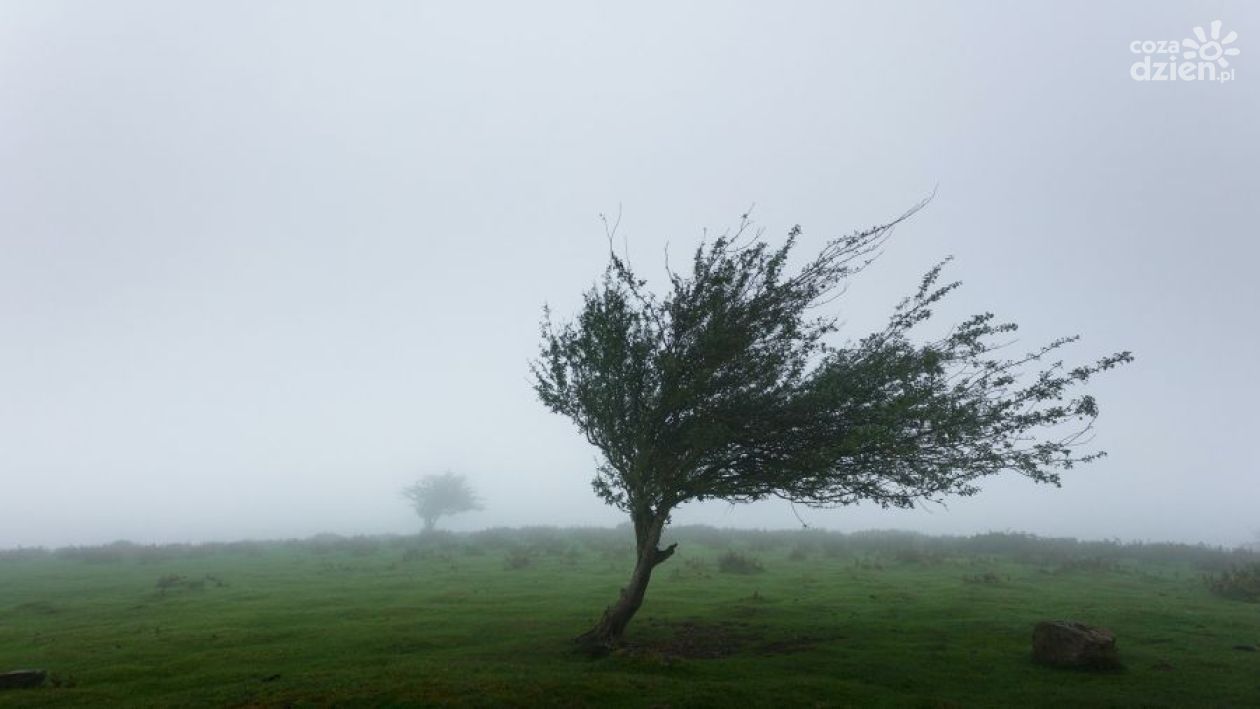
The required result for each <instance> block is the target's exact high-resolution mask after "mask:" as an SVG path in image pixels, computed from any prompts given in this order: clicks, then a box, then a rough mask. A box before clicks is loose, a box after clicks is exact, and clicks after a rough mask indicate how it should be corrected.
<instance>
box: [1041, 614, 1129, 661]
mask: <svg viewBox="0 0 1260 709" xmlns="http://www.w3.org/2000/svg"><path fill="white" fill-rule="evenodd" d="M1033 660H1035V661H1036V662H1040V663H1042V664H1044V665H1053V666H1054V667H1076V668H1080V669H1091V670H1106V669H1115V668H1118V667H1119V666H1120V656H1119V654H1118V653H1117V652H1116V634H1115V633H1113V632H1111V631H1110V630H1107V629H1106V628H1098V627H1094V626H1092V625H1086V624H1085V623H1078V622H1075V621H1071V620H1043V621H1041V622H1040V623H1038V624H1037V625H1036V626H1035V627H1034V628H1033Z"/></svg>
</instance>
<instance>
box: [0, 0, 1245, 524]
mask: <svg viewBox="0 0 1260 709" xmlns="http://www.w3.org/2000/svg"><path fill="white" fill-rule="evenodd" d="M1216 19H1220V20H1222V21H1223V23H1224V26H1225V27H1226V28H1227V30H1233V31H1236V32H1237V33H1238V40H1237V44H1236V45H1235V46H1237V47H1239V48H1240V49H1241V54H1240V55H1239V56H1237V57H1235V58H1234V61H1233V63H1232V67H1234V68H1235V70H1236V74H1237V76H1236V79H1235V80H1234V81H1232V82H1229V83H1223V84H1220V83H1207V82H1197V83H1196V82H1180V83H1156V82H1147V83H1140V82H1136V81H1133V80H1132V79H1131V78H1130V73H1129V67H1130V65H1131V64H1132V63H1133V62H1134V61H1135V59H1136V58H1137V57H1135V55H1133V54H1132V53H1131V52H1130V50H1129V45H1130V43H1131V42H1132V41H1134V40H1145V39H1151V40H1162V39H1181V38H1184V37H1186V36H1189V35H1190V33H1191V31H1192V29H1193V28H1194V27H1195V26H1200V25H1206V24H1208V23H1210V22H1211V21H1212V20H1216ZM1258 60H1260V6H1257V5H1255V4H1254V3H1244V2H1232V3H1231V2H1205V3H1189V2H1185V3H1150V2H1133V3H1127V4H1126V3H1107V4H1102V3H1092V2H1091V3H1087V2H1049V1H1045V2H1038V3H1007V4H1000V3H979V2H975V3H951V4H949V6H947V5H946V4H945V3H937V2H921V3H888V2H877V1H874V0H871V1H866V2H860V3H858V2H850V3H843V4H842V3H823V2H819V3H769V2H766V3H759V4H753V3H738V4H736V3H725V2H722V3H718V2H714V3H657V4H649V3H619V4H617V5H616V6H615V7H613V6H612V5H611V4H608V3H585V2H573V3H568V4H559V3H547V4H539V3H528V4H526V3H506V2H505V3H486V4H481V3H467V2H460V3H455V2H448V3H419V2H397V3H391V2H365V3H338V4H333V3H316V2H306V1H303V2H266V3H260V2H252V1H251V2H214V3H209V2H205V3H199V4H198V3H168V2H152V3H138V2H109V3H100V2H87V1H85V2H77V3H63V2H54V1H52V0H38V1H36V0H31V1H29V2H17V1H15V0H0V547H9V546H17V545H63V544H76V543H98V542H107V541H111V540H114V539H121V538H126V539H132V540H135V541H140V542H167V541H198V540H210V539H239V538H244V537H292V536H305V535H309V534H313V533H317V532H322V531H327V532H336V533H341V534H359V533H363V534H367V533H385V532H412V531H415V530H417V529H418V528H419V520H418V519H417V518H416V517H415V515H414V514H413V513H412V512H411V511H410V510H409V509H408V508H407V506H406V504H405V503H404V502H403V501H402V499H401V498H400V497H399V494H398V491H399V489H400V488H401V487H402V486H403V485H405V484H406V483H408V482H410V481H412V480H414V479H415V478H416V477H417V476H419V475H421V474H423V473H429V472H441V471H444V470H447V469H450V470H454V471H457V472H462V473H466V474H467V475H468V476H469V477H470V479H471V480H472V482H473V484H474V485H475V486H476V487H477V488H478V489H479V490H480V491H481V492H482V495H483V497H484V498H485V500H486V509H485V510H484V511H482V512H478V513H472V514H467V515H463V516H461V517H458V518H455V519H452V520H449V521H446V522H444V523H443V524H444V526H449V527H450V528H455V529H474V528H478V527H483V526H487V525H499V524H505V525H525V524H560V525H570V524H600V525H606V524H615V523H617V522H620V521H621V520H622V518H621V516H620V515H619V513H617V512H616V511H615V510H613V509H611V508H607V507H605V506H604V505H603V504H602V503H601V502H600V501H599V500H598V499H597V498H596V497H595V496H594V495H593V494H592V492H591V490H590V487H589V484H588V483H589V480H590V477H591V473H592V470H593V467H594V464H595V460H596V451H595V450H594V449H593V448H592V447H590V446H589V445H588V444H586V443H585V441H584V440H583V439H582V438H581V437H580V436H579V434H578V433H577V432H576V430H575V429H574V428H573V426H572V425H571V424H570V423H569V422H568V421H567V420H565V419H563V418H561V417H558V416H555V415H553V414H551V413H549V412H547V411H546V410H545V409H544V408H543V406H542V405H540V404H539V403H538V402H537V401H536V400H535V397H534V394H533V392H532V390H531V388H530V382H529V379H528V369H527V362H528V360H529V358H531V357H532V356H533V354H534V353H535V351H536V347H537V340H538V337H537V335H538V322H539V318H540V313H541V307H542V305H543V303H544V302H548V303H550V304H551V305H552V307H553V308H554V309H555V310H556V311H557V313H558V314H560V315H562V316H567V315H569V314H572V313H573V312H574V311H575V309H576V307H577V304H578V303H579V301H580V295H581V292H582V291H583V290H584V289H585V288H587V287H589V286H590V285H591V283H592V282H593V281H594V280H595V278H596V277H597V276H598V275H599V273H600V272H601V270H602V268H603V265H604V263H605V260H606V255H607V242H606V240H605V235H604V229H603V226H602V224H601V223H600V220H599V214H600V213H609V214H616V213H617V211H618V209H620V210H621V212H622V215H623V216H622V222H621V230H620V235H621V236H624V237H625V239H626V244H627V245H628V249H629V254H630V257H631V259H632V260H633V261H634V263H635V264H636V265H637V266H638V267H639V268H640V269H641V270H642V271H643V272H644V273H645V274H646V275H649V276H658V275H659V274H660V267H661V265H662V262H663V254H664V250H665V245H666V243H667V242H668V244H669V246H670V249H671V251H672V252H673V253H677V254H681V253H685V252H688V251H690V250H691V249H692V248H694V246H695V245H696V243H697V242H698V240H699V239H700V238H701V237H702V235H703V233H704V230H705V229H706V228H707V229H709V230H710V233H713V232H720V231H722V230H724V229H726V228H728V227H730V226H732V225H734V224H735V223H736V222H737V220H738V218H739V215H740V214H741V213H743V212H745V211H747V210H748V208H749V207H750V205H753V204H755V205H756V206H755V209H754V211H753V216H754V218H755V219H756V220H757V222H758V224H759V225H761V226H762V227H764V228H765V229H766V234H767V237H771V238H776V239H777V238H779V237H780V236H781V235H782V234H783V233H785V232H786V231H787V230H788V228H790V227H791V226H792V224H795V223H800V224H801V225H802V226H803V227H804V229H805V238H804V240H803V241H802V246H801V255H806V254H807V252H810V251H813V250H816V249H817V248H819V247H820V246H821V245H822V244H823V243H824V242H825V241H826V240H827V239H828V238H829V237H832V236H835V235H838V234H841V233H845V232H848V231H851V230H853V229H856V228H859V227H865V226H869V225H871V224H874V223H877V222H880V221H882V220H886V219H888V218H890V217H893V216H895V215H897V214H899V213H901V212H902V211H904V210H905V209H906V208H907V207H909V206H910V205H912V204H914V203H915V202H916V201H918V200H919V199H921V198H922V197H923V196H924V195H926V194H928V193H929V192H931V190H932V189H933V188H934V186H937V185H939V192H938V195H937V197H936V199H935V200H934V202H933V203H932V204H931V205H930V206H929V207H928V208H927V209H926V210H925V211H923V212H921V213H920V214H919V215H918V216H916V217H915V218H914V219H913V220H912V221H911V222H910V223H908V224H906V225H905V226H903V227H902V228H901V229H899V230H898V232H897V233H896V235H895V237H894V239H893V240H892V241H891V242H890V243H889V245H888V248H887V252H886V255H885V256H884V258H883V259H882V260H881V261H879V262H878V263H877V264H876V265H875V266H874V267H872V268H871V269H870V270H868V271H867V272H866V273H864V274H863V275H862V276H861V277H860V278H858V279H857V280H855V281H854V282H853V284H852V286H851V288H850V290H849V292H848V293H847V295H846V296H845V298H844V299H843V300H842V301H840V302H839V303H837V304H836V306H835V307H836V308H837V312H839V313H840V315H841V317H842V319H843V321H844V323H845V325H844V328H843V330H842V332H841V337H842V338H843V337H853V338H856V337H860V336H861V335H863V334H865V332H866V331H868V330H869V329H872V328H874V327H877V326H879V325H880V324H881V323H882V322H883V321H884V319H885V318H886V316H887V314H888V313H889V311H890V308H891V307H892V306H893V305H894V304H895V302H896V301H897V300H898V299H899V298H900V297H901V296H903V295H905V294H907V293H909V292H911V290H912V289H913V288H914V286H915V285H916V284H917V280H918V278H919V276H920V275H921V274H922V272H923V271H925V270H926V269H927V268H929V267H930V266H931V265H933V264H934V263H935V262H936V261H937V260H939V259H940V258H942V257H945V256H947V255H951V254H952V255H954V256H955V257H956V260H955V261H954V263H953V264H951V265H950V267H949V269H948V271H947V275H948V276H951V277H953V278H958V279H961V280H963V281H964V283H965V285H964V287H963V288H962V289H961V290H960V291H958V292H957V294H956V295H955V297H954V298H953V299H952V300H951V301H950V302H949V305H948V306H947V307H945V308H943V309H942V310H941V311H940V314H939V316H938V317H939V318H940V320H941V321H942V323H946V322H951V321H956V320H959V319H961V318H962V317H963V316H965V315H968V314H970V313H972V312H974V311H977V310H992V311H994V312H995V313H996V314H997V315H999V316H1000V317H1002V318H1010V319H1014V320H1016V321H1017V322H1019V323H1020V324H1021V326H1022V329H1021V331H1020V340H1019V346H1021V347H1029V348H1031V347H1035V346H1037V345H1038V344H1040V343H1042V342H1044V341H1046V340H1048V339H1051V338H1054V337H1057V336H1060V335H1065V334H1072V333H1079V334H1081V335H1082V341H1081V342H1080V343H1079V344H1077V345H1075V346H1074V347H1072V348H1070V349H1069V350H1068V351H1067V352H1066V355H1067V356H1068V357H1069V358H1073V359H1074V360H1078V361H1082V362H1084V361H1088V360H1092V359H1094V358H1096V357H1098V356H1101V355H1104V354H1107V353H1110V352H1113V351H1116V350H1121V349H1130V350H1133V351H1134V353H1135V354H1136V356H1137V361H1136V363H1134V364H1133V365H1130V366H1128V367H1125V368H1122V369H1120V370H1118V371H1116V372H1112V373H1110V375H1109V376H1105V377H1102V378H1101V379H1100V380H1099V382H1098V383H1097V385H1095V386H1093V388H1092V391H1093V392H1094V393H1095V394H1096V395H1097V396H1098V398H1099V401H1100V404H1101V408H1102V418H1101V419H1100V420H1099V422H1098V426H1097V438H1096V443H1097V445H1098V446H1099V447H1103V448H1106V449H1107V450H1108V451H1110V454H1111V455H1110V457H1109V458H1107V459H1105V460H1103V461H1101V462H1099V463H1096V464H1094V465H1092V466H1087V467H1084V468H1078V469H1075V470H1072V471H1068V472H1067V473H1066V474H1065V475H1064V476H1063V480H1064V485H1063V487H1062V488H1061V489H1055V488H1053V487H1044V486H1038V485H1034V484H1033V483H1031V482H1028V481H1026V480H1024V479H1022V478H1018V477H1015V476H1009V477H1004V478H997V479H990V480H989V482H988V483H987V484H986V485H985V492H984V493H983V494H982V495H980V496H978V497H975V498H968V499H955V500H954V501H952V502H951V503H950V504H949V506H948V508H947V509H946V508H942V507H939V506H931V507H928V508H926V509H922V510H915V511H909V512H890V511H883V510H880V509H878V508H876V507H873V506H862V507H856V508H846V509H841V510H829V511H815V510H807V509H798V512H800V514H801V516H802V517H803V518H804V519H805V521H806V522H808V523H810V524H812V525H816V526H819V527H826V528H831V529H839V530H856V529H868V528H890V527H896V528H908V529H917V530H922V531H927V532H933V533H958V534H967V533H974V532H983V531H987V530H1006V529H1013V530H1026V531H1031V532H1035V533H1038V534H1044V535H1074V536H1083V537H1091V538H1099V537H1106V538H1112V537H1118V538H1122V539H1160V540H1162V539H1176V540H1185V541H1206V542H1209V543H1213V544H1229V545H1233V544H1237V543H1241V542H1247V541H1250V540H1252V539H1254V538H1255V537H1256V535H1257V533H1260V514H1258V513H1257V510H1256V507H1257V502H1258V501H1260V478H1258V477H1257V475H1258V474H1260V469H1258V467H1257V455H1256V452H1255V451H1256V448H1255V445H1254V437H1255V436H1256V435H1257V424H1258V423H1260V421H1258V418H1260V417H1258V415H1257V413H1256V411H1257V410H1256V406H1257V400H1258V396H1257V394H1260V391H1258V390H1260V386H1258V385H1257V383H1256V382H1257V378H1256V375H1255V372H1254V369H1255V363H1256V360H1257V350H1258V349H1260V335H1257V328H1256V325H1257V316H1256V314H1255V312H1256V306H1257V305H1258V304H1260V297H1258V296H1260V285H1257V281H1256V275H1255V272H1256V268H1257V263H1258V262H1260V246H1257V243H1256V237H1257V229H1256V225H1257V223H1260V173H1258V171H1257V168H1258V166H1260V149H1258V148H1260V140H1258V137H1257V130H1258V129H1257V126H1260V61H1258ZM695 522H704V523H710V524H716V525H732V526H763V527H793V526H799V523H798V522H797V519H796V517H795V515H794V514H793V512H792V510H791V509H790V508H789V507H788V505H786V504H785V503H782V502H769V503H762V504H758V505H753V506H741V507H731V506H729V505H725V504H720V503H714V504H706V505H699V506H697V505H692V506H689V507H686V508H684V509H683V510H681V511H680V512H679V513H677V514H676V515H675V523H695Z"/></svg>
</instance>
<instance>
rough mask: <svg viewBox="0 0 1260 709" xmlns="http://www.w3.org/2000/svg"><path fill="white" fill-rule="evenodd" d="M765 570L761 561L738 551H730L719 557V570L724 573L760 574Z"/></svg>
mask: <svg viewBox="0 0 1260 709" xmlns="http://www.w3.org/2000/svg"><path fill="white" fill-rule="evenodd" d="M765 570H766V568H765V567H764V566H762V565H761V562H760V561H757V560H756V559H754V558H752V557H751V556H745V555H743V554H740V553H738V552H734V551H728V552H726V553H725V554H723V555H722V556H719V557H718V571H721V572H722V573H724V574H759V573H761V572H763V571H765Z"/></svg>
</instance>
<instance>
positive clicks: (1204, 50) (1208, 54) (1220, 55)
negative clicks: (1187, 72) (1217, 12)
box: [1181, 20, 1240, 69]
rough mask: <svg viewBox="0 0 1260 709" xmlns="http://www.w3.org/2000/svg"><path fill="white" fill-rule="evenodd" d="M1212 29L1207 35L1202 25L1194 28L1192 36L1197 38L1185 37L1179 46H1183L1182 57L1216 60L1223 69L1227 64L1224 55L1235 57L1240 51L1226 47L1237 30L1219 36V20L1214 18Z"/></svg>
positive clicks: (1234, 36)
mask: <svg viewBox="0 0 1260 709" xmlns="http://www.w3.org/2000/svg"><path fill="white" fill-rule="evenodd" d="M1211 27H1212V31H1211V36H1210V37H1209V35H1208V33H1207V32H1205V31H1204V29H1203V28H1202V27H1195V28H1194V36H1195V38H1197V39H1191V38H1186V40H1185V41H1184V42H1182V43H1181V46H1182V47H1183V48H1185V51H1184V52H1183V53H1182V55H1181V56H1182V57H1184V58H1186V59H1198V60H1199V61H1204V62H1216V64H1217V66H1219V67H1221V68H1222V69H1224V68H1225V67H1227V66H1229V60H1228V59H1226V58H1225V57H1236V56H1238V54H1239V53H1240V50H1239V49H1238V47H1227V46H1226V45H1228V44H1233V43H1234V41H1235V40H1237V39H1238V33H1237V32H1230V33H1229V34H1227V35H1225V36H1224V37H1221V21H1220V20H1214V21H1213V22H1212V24H1211Z"/></svg>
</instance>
